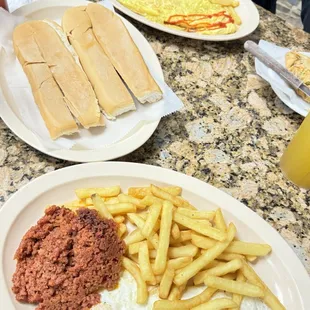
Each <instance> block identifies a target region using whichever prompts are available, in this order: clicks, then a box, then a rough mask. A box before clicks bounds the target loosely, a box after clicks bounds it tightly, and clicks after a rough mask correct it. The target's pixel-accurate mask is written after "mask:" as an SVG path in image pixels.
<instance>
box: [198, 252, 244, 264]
mask: <svg viewBox="0 0 310 310" xmlns="http://www.w3.org/2000/svg"><path fill="white" fill-rule="evenodd" d="M204 251H208V250H201V252H202V253H203V252H204ZM238 258H239V259H245V257H244V256H243V255H241V254H234V253H225V252H224V253H222V254H221V255H219V256H218V257H217V259H218V260H223V261H226V262H229V261H231V260H233V259H238Z"/></svg>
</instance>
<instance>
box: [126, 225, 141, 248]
mask: <svg viewBox="0 0 310 310" xmlns="http://www.w3.org/2000/svg"><path fill="white" fill-rule="evenodd" d="M143 240H145V237H144V236H143V235H142V233H141V231H140V229H136V230H134V231H132V232H131V233H130V234H129V235H128V236H126V238H125V239H124V241H125V243H126V244H127V245H130V244H133V243H137V242H140V241H143ZM137 253H138V252H137Z"/></svg>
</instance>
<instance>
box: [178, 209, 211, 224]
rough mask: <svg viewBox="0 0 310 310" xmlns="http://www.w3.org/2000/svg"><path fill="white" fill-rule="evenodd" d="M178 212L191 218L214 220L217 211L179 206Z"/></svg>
mask: <svg viewBox="0 0 310 310" xmlns="http://www.w3.org/2000/svg"><path fill="white" fill-rule="evenodd" d="M176 212H178V213H180V214H183V215H185V216H187V217H189V218H191V219H205V220H210V221H211V220H213V218H214V215H215V212H214V211H195V210H189V209H184V208H178V209H177V210H176Z"/></svg>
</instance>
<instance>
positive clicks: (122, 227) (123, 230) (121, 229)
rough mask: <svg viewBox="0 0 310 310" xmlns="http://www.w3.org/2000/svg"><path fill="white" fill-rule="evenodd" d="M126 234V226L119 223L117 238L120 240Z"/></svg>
mask: <svg viewBox="0 0 310 310" xmlns="http://www.w3.org/2000/svg"><path fill="white" fill-rule="evenodd" d="M126 232H127V226H126V225H125V224H123V223H120V224H119V226H118V236H119V237H120V238H121V237H122V236H124V234H125V233H126Z"/></svg>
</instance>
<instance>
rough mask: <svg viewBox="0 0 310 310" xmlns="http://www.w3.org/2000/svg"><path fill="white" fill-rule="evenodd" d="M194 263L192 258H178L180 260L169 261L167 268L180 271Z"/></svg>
mask: <svg viewBox="0 0 310 310" xmlns="http://www.w3.org/2000/svg"><path fill="white" fill-rule="evenodd" d="M192 261H193V258H192V257H190V256H187V257H178V258H173V259H169V260H168V265H167V268H172V269H175V270H176V269H180V268H183V267H185V266H187V265H188V264H190V263H191V262H192Z"/></svg>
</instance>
